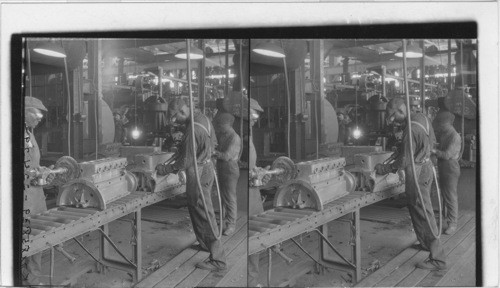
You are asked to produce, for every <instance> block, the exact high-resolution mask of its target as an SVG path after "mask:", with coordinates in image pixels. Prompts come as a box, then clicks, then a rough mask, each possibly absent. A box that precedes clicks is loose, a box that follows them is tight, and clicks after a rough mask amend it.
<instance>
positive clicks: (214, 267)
mask: <svg viewBox="0 0 500 288" xmlns="http://www.w3.org/2000/svg"><path fill="white" fill-rule="evenodd" d="M196 268H199V269H203V270H209V271H215V272H218V271H224V270H226V265H225V264H224V265H220V264H219V263H218V262H216V261H213V260H210V259H208V260H206V261H204V262H199V263H197V264H196Z"/></svg>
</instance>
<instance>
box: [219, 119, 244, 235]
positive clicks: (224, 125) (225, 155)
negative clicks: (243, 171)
mask: <svg viewBox="0 0 500 288" xmlns="http://www.w3.org/2000/svg"><path fill="white" fill-rule="evenodd" d="M217 115H218V116H217V117H216V119H214V125H215V135H217V142H218V144H219V145H218V146H217V150H215V152H214V156H215V158H216V159H217V177H218V179H219V184H220V196H221V200H222V211H223V215H222V216H223V217H222V219H223V221H222V223H223V224H224V228H223V230H222V234H224V235H226V236H229V235H232V234H233V233H234V231H235V228H236V217H237V204H236V186H237V185H238V178H239V177H240V167H239V165H238V159H239V154H240V150H241V139H240V136H238V134H236V131H234V129H233V124H234V116H233V115H231V114H230V113H221V114H217Z"/></svg>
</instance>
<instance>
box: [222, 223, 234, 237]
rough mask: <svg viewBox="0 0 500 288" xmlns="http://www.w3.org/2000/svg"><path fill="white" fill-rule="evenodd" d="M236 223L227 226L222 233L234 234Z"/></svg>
mask: <svg viewBox="0 0 500 288" xmlns="http://www.w3.org/2000/svg"><path fill="white" fill-rule="evenodd" d="M234 230H235V229H234V225H227V226H226V228H224V230H222V234H224V235H226V236H231V235H233V233H234Z"/></svg>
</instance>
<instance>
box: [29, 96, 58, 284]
mask: <svg viewBox="0 0 500 288" xmlns="http://www.w3.org/2000/svg"><path fill="white" fill-rule="evenodd" d="M42 111H45V112H47V108H45V106H44V105H43V103H42V101H40V100H39V99H37V98H35V97H30V96H27V97H25V98H24V121H25V131H24V137H25V141H24V161H25V166H24V167H25V172H26V173H25V174H26V175H30V173H29V172H28V171H31V170H33V169H35V170H39V169H42V168H44V167H41V166H40V149H39V147H38V144H37V142H36V139H35V135H34V132H33V129H35V127H36V126H37V125H38V124H39V123H40V121H42V118H43V114H42ZM53 179H54V175H53V174H51V175H49V176H47V178H46V183H44V185H48V184H50V182H51V181H52V180H53ZM32 180H34V178H33V177H25V182H24V187H25V188H24V195H23V197H24V206H23V208H24V211H23V218H26V216H30V215H35V214H39V213H42V212H44V211H47V205H46V203H45V194H44V193H43V187H42V186H40V185H38V184H37V183H34V182H36V181H32ZM27 224H28V227H29V222H27ZM22 268H23V269H22V277H23V284H24V285H43V282H42V279H43V276H42V271H41V270H42V253H38V254H35V255H33V256H30V257H27V258H26V259H24V263H23V267H22Z"/></svg>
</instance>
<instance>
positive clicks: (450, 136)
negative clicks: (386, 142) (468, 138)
mask: <svg viewBox="0 0 500 288" xmlns="http://www.w3.org/2000/svg"><path fill="white" fill-rule="evenodd" d="M454 121H455V115H453V114H452V113H451V112H449V111H439V113H438V114H437V116H436V119H434V123H433V124H434V126H433V127H434V130H435V131H436V132H437V133H438V140H439V141H438V143H439V146H438V147H437V149H432V153H433V154H435V155H436V157H437V158H438V170H439V188H440V189H441V195H442V196H443V200H444V205H443V206H444V208H445V209H444V211H443V217H444V221H445V222H446V223H447V224H448V226H447V227H446V228H445V230H444V231H443V232H444V234H446V235H451V234H453V233H455V231H456V230H457V219H458V195H457V186H458V178H460V164H458V159H459V158H460V148H461V146H462V140H461V138H460V135H459V134H458V133H457V131H456V130H455V128H454V127H453V122H454Z"/></svg>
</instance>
